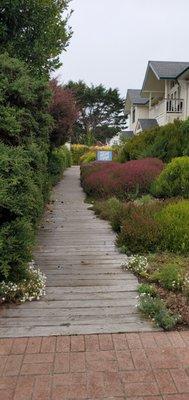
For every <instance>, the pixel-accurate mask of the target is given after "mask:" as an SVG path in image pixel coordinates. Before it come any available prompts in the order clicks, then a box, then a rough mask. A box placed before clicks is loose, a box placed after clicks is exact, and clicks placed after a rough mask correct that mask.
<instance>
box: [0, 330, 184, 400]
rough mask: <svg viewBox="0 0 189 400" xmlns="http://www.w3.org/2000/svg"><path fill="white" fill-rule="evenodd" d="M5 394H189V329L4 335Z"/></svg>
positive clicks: (1, 388) (156, 399)
mask: <svg viewBox="0 0 189 400" xmlns="http://www.w3.org/2000/svg"><path fill="white" fill-rule="evenodd" d="M0 372H1V377H0V400H64V399H72V400H78V399H88V400H89V399H98V400H105V399H106V400H113V399H115V400H124V399H128V400H160V399H161V400H188V399H189V332H181V333H178V332H170V333H164V332H149V333H138V334H136V333H126V334H112V335H110V334H105V335H102V334H100V335H85V336H83V335H80V336H59V337H53V336H51V337H43V338H41V337H32V338H31V337H30V338H29V339H28V338H16V339H0Z"/></svg>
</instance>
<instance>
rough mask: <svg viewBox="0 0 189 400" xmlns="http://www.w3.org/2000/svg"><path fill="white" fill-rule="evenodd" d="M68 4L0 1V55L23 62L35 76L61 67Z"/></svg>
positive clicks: (68, 34) (36, 0)
mask: <svg viewBox="0 0 189 400" xmlns="http://www.w3.org/2000/svg"><path fill="white" fill-rule="evenodd" d="M69 2H70V0H1V1H0V43H1V52H5V51H6V52H8V54H9V55H10V56H11V57H15V58H19V59H21V60H23V61H25V62H26V63H27V64H28V65H29V66H30V68H31V69H32V70H33V71H34V72H35V74H36V73H38V74H39V73H40V74H41V73H46V74H48V73H49V72H50V71H51V70H54V69H56V68H58V67H59V66H60V65H61V63H60V59H59V55H60V53H61V52H62V51H63V50H65V49H66V46H67V45H68V42H69V39H70V37H71V30H70V29H69V28H67V22H68V15H67V17H64V18H63V15H62V14H63V12H65V11H66V10H67V9H68V5H69Z"/></svg>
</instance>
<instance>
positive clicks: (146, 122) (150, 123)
mask: <svg viewBox="0 0 189 400" xmlns="http://www.w3.org/2000/svg"><path fill="white" fill-rule="evenodd" d="M138 122H139V124H140V126H141V129H142V131H147V130H148V129H151V128H153V127H155V126H158V123H157V120H156V119H150V118H149V119H140V118H139V119H138Z"/></svg>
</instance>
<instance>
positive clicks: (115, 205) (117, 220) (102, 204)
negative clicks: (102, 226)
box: [94, 197, 124, 232]
mask: <svg viewBox="0 0 189 400" xmlns="http://www.w3.org/2000/svg"><path fill="white" fill-rule="evenodd" d="M94 210H95V212H96V213H97V214H98V215H99V216H100V217H101V218H104V219H107V220H108V221H110V223H111V226H112V228H113V230H114V231H115V232H118V231H119V230H120V226H121V223H122V219H123V215H124V204H123V203H122V202H121V201H120V200H118V199H117V198H116V197H111V198H110V199H108V200H106V201H97V202H95V203H94Z"/></svg>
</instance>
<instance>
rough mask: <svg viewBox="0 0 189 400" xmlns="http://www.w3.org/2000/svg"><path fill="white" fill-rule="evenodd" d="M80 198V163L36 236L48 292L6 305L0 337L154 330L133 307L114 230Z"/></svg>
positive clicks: (132, 281) (133, 287)
mask: <svg viewBox="0 0 189 400" xmlns="http://www.w3.org/2000/svg"><path fill="white" fill-rule="evenodd" d="M84 199H85V195H84V193H83V190H82V188H81V186H80V180H79V167H72V168H70V169H68V170H67V171H66V173H65V177H64V179H63V180H62V181H61V182H60V183H59V184H58V185H57V186H56V187H55V189H54V192H53V203H52V210H51V209H48V211H47V212H46V213H45V215H44V220H43V222H42V226H41V229H40V231H39V234H38V246H37V248H36V251H35V260H36V261H37V263H38V264H39V267H40V268H41V270H42V271H43V272H44V273H45V274H46V275H47V290H46V293H47V295H46V296H45V297H44V298H43V299H42V300H40V301H38V302H37V301H34V302H32V303H28V302H27V303H25V304H22V305H19V306H13V305H11V306H10V307H9V308H4V309H3V310H2V311H1V318H0V337H16V336H48V335H60V334H61V335H70V334H91V333H115V332H135V331H150V330H153V327H152V325H151V324H150V322H148V321H145V320H142V319H141V316H140V314H139V313H138V311H137V308H136V305H137V284H138V282H137V279H136V277H134V276H133V275H132V274H131V273H130V272H123V271H122V269H121V263H122V261H123V258H124V257H123V255H121V254H119V252H118V251H117V249H116V247H115V245H114V240H115V235H114V233H113V232H112V230H111V228H110V226H109V225H108V223H107V222H106V221H102V220H100V219H97V218H96V217H95V215H94V213H93V211H91V210H90V209H89V208H88V205H87V204H86V203H85V202H84Z"/></svg>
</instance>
